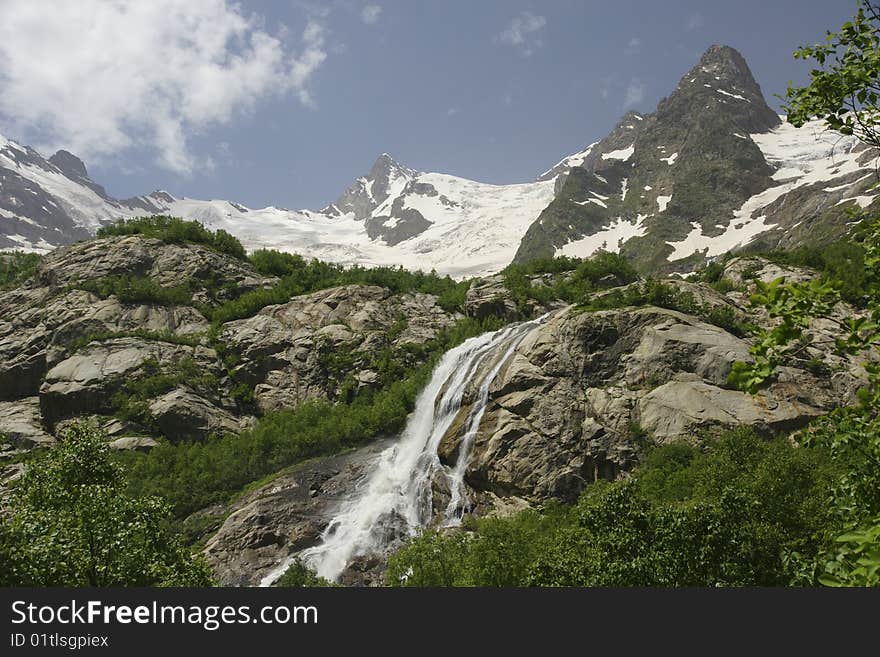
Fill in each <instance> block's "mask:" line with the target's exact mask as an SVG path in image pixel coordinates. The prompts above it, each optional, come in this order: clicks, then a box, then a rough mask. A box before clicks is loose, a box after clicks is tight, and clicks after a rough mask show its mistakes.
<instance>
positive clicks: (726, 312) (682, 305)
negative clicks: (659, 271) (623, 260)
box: [583, 279, 748, 336]
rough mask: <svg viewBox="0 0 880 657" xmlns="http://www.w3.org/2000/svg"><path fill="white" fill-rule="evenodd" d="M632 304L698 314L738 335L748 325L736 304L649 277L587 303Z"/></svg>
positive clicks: (603, 305) (603, 307)
mask: <svg viewBox="0 0 880 657" xmlns="http://www.w3.org/2000/svg"><path fill="white" fill-rule="evenodd" d="M629 306H636V307H638V306H657V307H658V308H668V309H669V310H677V311H678V312H682V313H685V314H687V315H694V316H696V317H699V318H700V319H702V320H704V321H706V322H708V323H710V324H714V325H715V326H718V327H720V328H723V329H724V330H725V331H728V332H730V333H733V334H734V335H737V336H743V335H745V334H746V333H747V332H748V328H747V327H746V326H744V325H743V324H741V323H740V322H739V320H737V318H736V312H735V311H734V309H733V307H732V306H727V305H712V304H701V303H698V302H697V300H696V299H695V298H694V295H693V294H692V293H691V292H690V291H687V290H680V289H679V288H677V287H675V286H674V285H670V284H668V283H663V282H661V281H655V280H652V279H648V280H646V281H643V282H641V283H635V284H633V285H629V286H627V287H625V288H622V289H620V290H612V291H611V292H609V293H608V294H604V295H602V296H599V297H593V298H592V299H590V300H589V301H587V302H586V303H584V304H583V307H584V308H586V309H588V310H608V309H610V308H626V307H629Z"/></svg>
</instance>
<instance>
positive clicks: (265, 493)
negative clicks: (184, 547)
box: [204, 441, 389, 586]
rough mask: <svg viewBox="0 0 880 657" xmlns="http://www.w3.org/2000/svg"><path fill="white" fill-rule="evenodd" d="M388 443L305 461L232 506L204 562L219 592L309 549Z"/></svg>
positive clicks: (256, 579)
mask: <svg viewBox="0 0 880 657" xmlns="http://www.w3.org/2000/svg"><path fill="white" fill-rule="evenodd" d="M388 444H389V443H388V441H377V442H375V443H372V444H370V445H368V446H366V447H363V448H361V449H358V450H355V451H352V452H348V453H346V454H342V455H340V456H333V457H329V458H319V459H312V460H310V461H306V462H304V463H301V464H299V465H296V466H294V467H292V468H289V469H288V470H286V471H285V472H284V473H283V474H282V475H281V476H279V477H278V478H276V479H274V480H273V481H272V482H271V483H269V484H267V485H265V486H262V487H261V488H259V489H257V490H255V491H253V492H251V493H249V494H248V495H246V496H245V497H243V498H242V499H241V500H239V501H238V502H236V503H235V504H234V505H233V506H232V508H231V509H229V510H230V511H231V513H230V515H229V516H228V517H227V518H226V520H225V522H224V523H223V525H222V526H221V528H220V530H219V531H218V532H217V533H216V534H215V535H214V536H213V537H212V538H211V539H210V540H209V541H208V544H207V546H206V547H205V551H204V554H205V557H206V558H207V560H208V563H209V564H210V565H211V567H212V568H213V570H214V573H215V574H216V575H217V577H218V579H219V581H220V584H221V585H223V586H254V585H257V584H259V583H260V580H261V579H262V578H263V577H264V576H265V575H267V574H268V573H269V572H270V571H271V570H272V569H274V568H275V567H276V566H277V565H278V564H279V563H280V562H281V561H282V560H283V559H284V558H285V557H287V556H288V555H290V554H293V553H295V552H298V551H300V550H303V549H305V548H307V547H309V546H311V545H314V544H315V543H316V542H317V541H318V538H319V537H320V534H321V532H322V531H323V530H324V528H325V527H326V525H327V523H328V522H329V521H330V519H331V518H332V517H333V513H334V512H335V511H336V509H337V508H338V506H339V504H340V503H341V502H342V501H344V500H345V499H347V498H349V497H350V496H351V495H352V494H353V493H354V491H355V490H356V488H357V485H358V484H359V483H360V482H361V481H362V480H363V478H364V476H365V475H366V474H367V473H368V472H369V470H370V468H371V467H372V465H373V463H374V461H375V459H376V458H377V457H378V455H379V454H380V453H381V451H382V450H383V449H385V448H386V447H387V446H388Z"/></svg>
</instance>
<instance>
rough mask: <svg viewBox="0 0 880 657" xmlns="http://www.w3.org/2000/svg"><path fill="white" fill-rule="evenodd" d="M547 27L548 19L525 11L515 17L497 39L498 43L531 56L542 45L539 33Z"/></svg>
mask: <svg viewBox="0 0 880 657" xmlns="http://www.w3.org/2000/svg"><path fill="white" fill-rule="evenodd" d="M546 25H547V19H546V18H544V17H543V16H536V15H535V14H533V13H532V12H530V11H524V12H522V13H521V14H519V15H518V16H514V17H513V19H512V20H511V21H510V25H508V26H507V29H505V30H504V31H503V32H501V33H500V34H498V35H497V36H496V37H495V41H496V42H497V43H503V44H505V45H508V46H514V47H516V48H519V49H520V50H521V51H522V53H523V55H525V56H526V57H528V56H530V55H531V54H532V53H533V52H534V51H535V49H536V48H540V47H541V45H542V41H541V39H540V38H539V37H538V33H539V32H540V31H541V30H543V29H544V27H545V26H546Z"/></svg>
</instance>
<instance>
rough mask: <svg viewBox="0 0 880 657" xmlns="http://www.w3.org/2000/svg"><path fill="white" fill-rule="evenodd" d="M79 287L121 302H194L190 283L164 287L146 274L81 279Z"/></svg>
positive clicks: (178, 304)
mask: <svg viewBox="0 0 880 657" xmlns="http://www.w3.org/2000/svg"><path fill="white" fill-rule="evenodd" d="M75 287H76V288H77V289H80V290H85V291H86V292H91V293H92V294H94V295H97V296H99V297H101V298H102V299H107V298H108V297H110V296H115V297H116V298H117V299H119V301H120V303H144V304H156V305H159V306H185V305H189V304H190V303H192V290H191V289H190V286H189V284H188V283H187V284H185V285H177V286H173V287H163V286H161V285H159V283H157V282H156V281H155V280H153V279H152V278H148V277H146V276H128V275H126V276H108V277H106V278H96V279H93V280H90V281H81V282H79V283H77V284H76V286H75Z"/></svg>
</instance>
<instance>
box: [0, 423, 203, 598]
mask: <svg viewBox="0 0 880 657" xmlns="http://www.w3.org/2000/svg"><path fill="white" fill-rule="evenodd" d="M106 439H107V437H106V436H105V435H103V434H102V433H100V432H98V431H97V430H95V429H94V428H92V427H89V426H88V425H82V424H80V425H74V426H73V427H71V428H70V429H68V430H67V432H65V435H64V436H63V440H61V441H59V443H58V445H57V446H56V447H54V448H53V449H51V450H46V451H45V453H44V454H42V455H41V457H39V458H36V459H33V460H32V461H31V462H30V464H29V467H28V469H27V470H26V471H25V474H24V476H23V477H22V478H21V480H20V483H19V484H18V485H17V486H16V487H15V489H14V490H13V492H12V504H11V505H9V507H8V508H5V509H4V513H3V514H0V562H2V564H3V567H2V568H0V585H2V586H207V585H210V584H211V576H210V571H209V569H208V567H207V565H206V564H205V563H204V562H203V561H202V560H201V559H194V558H193V557H192V555H191V554H190V553H189V551H188V550H187V548H186V547H185V546H184V545H183V544H182V542H181V541H180V539H179V537H178V536H177V535H176V534H175V533H174V532H173V531H172V530H171V523H170V512H169V508H168V506H167V504H166V503H165V502H163V501H162V500H161V499H159V498H157V497H143V496H130V495H128V494H126V492H125V490H124V480H123V478H122V473H121V471H120V470H119V468H118V467H117V466H116V465H115V464H114V463H113V462H112V460H111V455H110V449H109V447H108V446H107V443H106Z"/></svg>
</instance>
